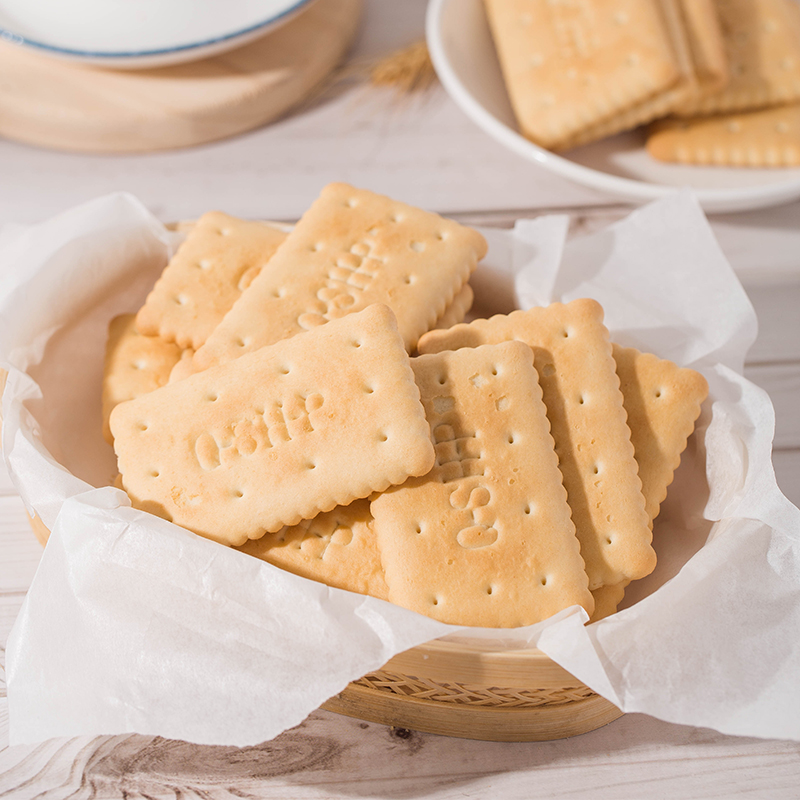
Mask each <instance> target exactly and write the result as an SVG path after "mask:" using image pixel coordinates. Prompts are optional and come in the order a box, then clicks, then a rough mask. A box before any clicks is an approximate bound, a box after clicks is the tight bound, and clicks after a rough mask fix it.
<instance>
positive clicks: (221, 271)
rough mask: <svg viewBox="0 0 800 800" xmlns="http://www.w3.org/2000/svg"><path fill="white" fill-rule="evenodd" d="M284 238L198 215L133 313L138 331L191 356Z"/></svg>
mask: <svg viewBox="0 0 800 800" xmlns="http://www.w3.org/2000/svg"><path fill="white" fill-rule="evenodd" d="M285 238H286V233H285V232H284V231H281V230H279V229H278V228H275V227H273V226H270V225H267V224H266V223H263V222H248V221H246V220H241V219H237V218H236V217H231V216H229V215H228V214H223V213H222V212H221V211H210V212H208V213H207V214H203V216H202V217H200V219H198V220H197V222H196V223H195V224H194V225H193V226H192V227H191V229H190V230H189V233H188V234H187V236H186V239H185V240H184V241H183V243H182V244H181V246H180V247H179V248H178V250H177V252H176V253H175V255H174V256H173V257H172V259H171V260H170V262H169V264H167V266H166V268H165V269H164V272H163V273H162V274H161V277H160V278H159V279H158V281H157V282H156V285H155V286H154V287H153V290H152V291H151V292H150V294H149V295H148V297H147V300H146V301H145V304H144V306H142V308H141V309H140V310H139V313H138V315H137V317H136V324H137V325H138V327H139V330H140V331H141V332H142V333H144V334H146V335H148V336H161V337H162V338H163V339H166V340H167V341H170V342H173V341H174V342H176V343H177V344H178V346H179V347H182V348H193V349H195V350H196V349H197V348H198V347H200V346H201V345H202V344H203V342H205V340H206V339H207V338H208V336H209V334H210V333H211V331H213V330H214V328H216V327H217V325H219V323H220V322H221V321H222V318H223V317H224V316H225V314H226V313H227V312H228V310H229V309H230V308H231V306H232V305H233V304H234V302H235V301H236V300H237V299H238V297H239V295H241V293H242V292H243V291H244V290H245V289H246V288H247V287H248V286H249V285H250V284H251V283H252V281H253V279H254V278H255V276H256V275H258V273H259V272H260V271H261V269H262V267H263V266H264V265H265V264H266V263H267V261H269V259H270V258H271V257H272V255H273V254H274V253H275V251H276V250H277V248H278V245H280V244H281V243H282V242H283V240H284V239H285Z"/></svg>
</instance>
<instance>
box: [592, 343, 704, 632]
mask: <svg viewBox="0 0 800 800" xmlns="http://www.w3.org/2000/svg"><path fill="white" fill-rule="evenodd" d="M613 352H614V362H615V363H616V365H617V375H618V376H619V381H620V390H621V391H622V402H623V405H624V406H625V411H626V413H627V415H628V427H629V428H630V431H631V444H633V451H634V456H635V457H636V463H637V464H638V465H639V479H640V480H641V482H642V494H643V495H644V505H645V510H646V511H647V515H648V517H649V518H650V524H651V526H652V524H653V521H654V520H655V518H656V517H657V516H658V511H659V508H660V506H661V503H662V502H663V501H664V498H665V497H666V496H667V488H668V487H669V485H670V484H671V483H672V478H673V476H674V474H675V470H676V469H677V468H678V464H680V460H681V453H682V452H683V451H684V450H685V449H686V442H687V440H688V438H689V436H691V434H692V431H693V430H694V424H695V421H696V420H697V418H698V417H699V416H700V406H701V404H702V403H703V400H705V398H706V397H707V395H708V382H707V381H706V379H705V378H704V377H703V376H702V375H701V374H700V373H699V372H696V371H695V370H693V369H687V368H686V367H678V366H677V364H673V363H672V362H671V361H667V360H666V359H662V358H659V357H658V356H655V355H653V354H652V353H642V352H640V351H639V350H636V349H635V348H633V347H621V346H620V345H617V344H615V345H613ZM627 585H628V581H627V580H626V581H623V582H622V583H618V584H613V585H610V586H603V587H600V588H599V589H596V590H594V591H593V592H592V595H593V596H594V599H595V610H594V614H593V615H592V621H593V622H594V621H596V620H598V619H602V618H603V617H607V616H608V615H609V614H613V613H614V612H615V611H616V610H617V606H618V605H619V603H620V602H622V598H623V597H624V595H625V587H626V586H627Z"/></svg>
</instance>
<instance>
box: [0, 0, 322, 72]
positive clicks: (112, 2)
mask: <svg viewBox="0 0 800 800" xmlns="http://www.w3.org/2000/svg"><path fill="white" fill-rule="evenodd" d="M309 2H312V0H224V2H223V0H58V2H53V0H0V39H2V40H4V41H7V42H11V43H13V44H17V45H20V46H23V47H29V48H31V49H33V50H36V51H39V52H41V53H44V54H46V55H51V56H57V57H61V58H67V59H70V60H73V61H80V62H84V63H88V64H92V65H95V66H101V67H113V68H128V69H144V68H151V67H162V66H167V65H170V64H177V63H181V62H184V61H194V60H196V59H199V58H207V57H209V56H212V55H217V54H219V53H221V52H224V51H225V50H230V49H232V48H234V47H239V46H241V45H243V44H246V43H247V42H249V41H251V40H252V39H255V38H257V37H259V36H263V35H264V34H266V33H267V32H269V31H270V30H272V29H273V28H275V27H277V26H278V25H282V24H283V23H284V22H286V21H287V20H289V19H290V18H291V17H292V16H293V15H294V14H295V13H296V12H298V11H299V10H300V9H301V8H302V7H303V6H305V5H307V4H308V3H309Z"/></svg>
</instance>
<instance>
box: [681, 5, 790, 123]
mask: <svg viewBox="0 0 800 800" xmlns="http://www.w3.org/2000/svg"><path fill="white" fill-rule="evenodd" d="M716 5H717V11H718V13H719V17H720V22H721V24H722V30H723V37H724V43H725V52H726V56H727V59H728V62H729V65H730V80H729V81H728V84H727V85H726V86H725V88H724V89H722V90H721V91H720V92H716V93H713V94H710V95H706V96H704V97H701V98H698V99H697V101H695V102H687V103H685V104H683V105H681V106H680V107H679V108H678V109H676V111H675V113H676V114H678V115H680V116H685V117H693V116H697V115H704V114H716V113H720V112H727V111H744V110H750V109H757V108H764V107H766V106H771V105H778V104H781V103H791V102H794V101H796V100H800V4H798V3H797V2H796V0H716Z"/></svg>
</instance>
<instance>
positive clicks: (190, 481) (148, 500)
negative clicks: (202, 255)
mask: <svg viewBox="0 0 800 800" xmlns="http://www.w3.org/2000/svg"><path fill="white" fill-rule="evenodd" d="M111 430H112V433H113V434H114V446H115V450H116V452H117V458H118V464H119V471H120V473H121V474H122V480H123V485H124V487H125V491H126V492H127V493H128V495H129V496H130V498H131V502H132V504H133V505H134V506H135V507H137V508H141V509H143V510H146V511H150V512H152V513H155V514H158V515H159V516H162V517H165V518H167V519H171V520H173V521H174V522H175V523H177V524H178V525H182V526H184V527H185V528H188V529H190V530H193V531H195V532H196V533H199V534H201V535H203V536H206V537H208V538H211V539H216V540H217V541H219V542H222V543H223V544H232V545H240V544H243V543H244V542H245V541H246V540H247V539H248V538H258V537H259V536H262V535H263V534H264V533H265V532H274V531H277V530H280V528H282V527H283V526H284V525H296V524H297V523H298V522H299V521H300V520H301V519H311V518H313V517H315V516H316V515H317V514H318V513H319V512H321V511H329V510H330V509H332V508H333V507H334V506H336V505H348V504H349V503H351V502H352V501H353V500H356V499H358V498H361V497H366V496H368V495H369V494H370V493H371V492H373V491H382V490H383V489H386V488H387V487H388V486H389V485H391V484H397V483H402V482H403V481H404V480H406V478H408V477H409V476H411V475H424V474H425V473H426V472H427V471H428V470H429V469H430V468H431V466H432V465H433V460H434V452H433V447H432V445H431V443H430V431H429V428H428V424H427V422H426V421H425V415H424V411H423V408H422V406H421V404H420V401H419V390H418V389H417V386H416V384H415V383H414V376H413V373H412V371H411V367H410V364H409V358H408V355H407V354H406V352H405V347H404V345H403V341H402V338H401V337H400V335H399V333H398V330H397V324H396V321H395V319H394V315H393V314H392V312H391V311H390V310H389V309H388V308H387V307H386V306H381V305H374V306H371V307H370V308H367V309H366V310H365V311H362V312H360V313H357V314H351V315H349V316H348V317H347V318H345V319H342V320H336V321H335V324H333V323H332V324H330V325H325V326H324V327H322V328H320V329H318V330H314V331H311V332H309V333H306V334H303V335H301V336H296V337H293V338H292V339H288V340H286V341H283V342H280V343H279V344H278V345H275V346H273V347H265V348H262V349H260V350H258V351H257V352H254V353H250V354H248V355H247V356H243V357H241V358H239V359H236V360H235V361H234V362H231V363H227V364H222V365H220V366H219V367H216V368H214V369H210V370H207V371H206V372H204V373H202V374H200V375H193V376H190V377H188V378H185V379H184V380H182V381H178V382H176V383H171V384H168V385H167V386H164V387H163V388H161V389H157V390H156V391H154V392H151V393H150V394H147V395H143V396H141V397H139V398H137V399H135V400H131V401H129V402H127V403H122V404H120V405H118V406H117V407H116V408H115V409H114V411H113V412H112V414H111Z"/></svg>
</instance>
